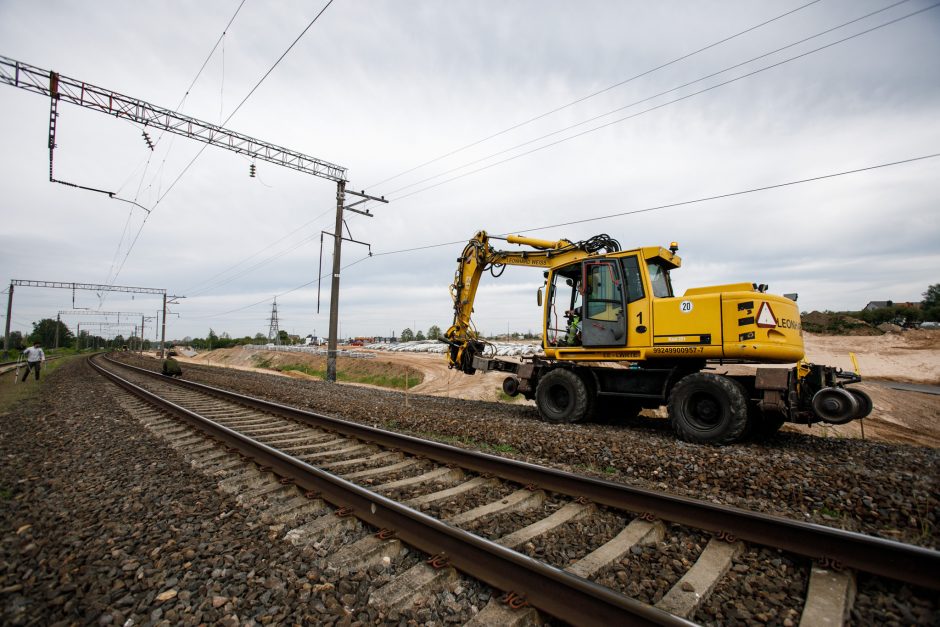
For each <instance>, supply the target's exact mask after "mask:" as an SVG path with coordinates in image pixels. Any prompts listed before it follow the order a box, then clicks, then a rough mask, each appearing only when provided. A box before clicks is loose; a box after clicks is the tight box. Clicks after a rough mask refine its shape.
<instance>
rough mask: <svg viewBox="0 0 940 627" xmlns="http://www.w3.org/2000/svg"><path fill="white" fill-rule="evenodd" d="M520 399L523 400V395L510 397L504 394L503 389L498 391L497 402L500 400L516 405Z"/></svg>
mask: <svg viewBox="0 0 940 627" xmlns="http://www.w3.org/2000/svg"><path fill="white" fill-rule="evenodd" d="M520 398H522V395H521V394H517V395H515V396H509V395H508V394H506V393H505V392H503V389H502V388H497V390H496V400H498V401H499V402H501V403H515V402H517V401H518V400H519V399H520Z"/></svg>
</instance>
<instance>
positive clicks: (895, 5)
mask: <svg viewBox="0 0 940 627" xmlns="http://www.w3.org/2000/svg"><path fill="white" fill-rule="evenodd" d="M909 1H910V0H899V1H898V2H895V3H893V4H891V5H888V6H885V7H883V8H881V9H877V10H875V11H872V12H869V13H867V14H865V15H862V16H860V17H857V18H854V19H852V20H849V21H846V22H843V23H841V24H839V25H837V26H833V27H831V28H828V29H826V30H823V31H821V32H819V33H816V34H814V35H811V36H809V37H804V38H802V39H800V40H798V41H795V42H793V43H790V44H787V45H786V46H783V47H780V48H777V49H775V50H772V51H770V52H767V53H764V54H762V55H759V56H756V57H753V58H751V59H748V60H747V61H743V62H740V63H737V64H734V65H731V66H729V67H726V68H724V69H722V70H719V71H717V72H713V73H711V74H708V75H706V76H703V77H701V78H698V79H695V80H693V81H689V82H687V83H684V84H682V85H679V86H677V87H673V88H671V89H669V90H666V91H662V92H659V93H658V94H655V95H653V96H649V97H647V98H644V99H642V100H638V101H635V102H633V103H631V104H628V105H625V106H623V107H619V108H617V109H614V110H612V111H609V112H607V113H604V114H601V115H598V116H595V117H592V118H590V119H588V120H584V121H582V122H579V123H577V124H574V125H571V126H568V127H565V128H563V129H560V130H557V131H554V132H552V133H548V134H546V135H543V136H541V137H538V138H536V139H533V140H530V141H527V142H524V143H522V144H519V145H517V146H514V147H512V148H508V149H505V150H502V151H499V152H497V153H494V154H492V155H490V156H487V157H483V158H482V159H477V160H475V161H471V162H469V163H467V164H464V165H462V166H458V167H456V168H453V169H451V170H447V171H445V172H443V173H440V174H437V175H434V176H432V177H429V178H426V179H423V180H421V181H418V182H416V183H412V184H410V185H406V186H404V187H402V188H399V189H396V190H393V191H391V192H389V194H394V193H396V192H399V191H403V190H405V189H408V188H410V187H413V186H415V185H419V184H421V183H424V182H428V181H430V180H433V179H435V178H438V177H440V176H444V175H446V174H448V173H451V172H454V171H457V170H461V169H463V168H466V167H468V166H469V165H473V164H476V163H479V162H482V161H486V160H488V159H491V158H493V157H495V156H499V155H501V154H505V153H507V152H511V151H512V150H515V149H517V148H520V147H524V146H526V145H530V144H532V143H535V142H537V141H540V140H542V139H545V138H548V137H551V136H554V135H557V134H558V133H562V132H565V131H567V130H571V129H574V128H577V127H578V126H583V125H584V124H588V123H590V122H592V121H596V120H598V119H601V118H603V117H606V116H609V115H611V114H613V113H616V112H618V111H622V110H624V109H628V108H630V107H633V106H636V105H637V104H641V103H643V102H647V101H649V100H652V99H654V98H657V97H660V96H663V95H665V94H668V93H671V92H674V91H677V90H679V89H682V88H684V87H687V86H689V85H692V84H694V83H697V82H701V81H703V80H707V79H709V78H713V77H714V76H717V75H719V74H722V73H725V72H728V71H731V70H733V69H736V68H738V67H741V66H743V65H746V64H748V63H752V62H754V61H757V60H760V59H762V58H766V57H768V56H770V55H773V54H776V53H779V52H781V51H783V50H786V49H789V48H792V47H794V46H797V45H799V44H802V43H805V42H807V41H810V40H812V39H816V38H818V37H821V36H823V35H826V34H828V33H831V32H834V31H836V30H839V29H841V28H844V27H846V26H849V25H851V24H854V23H857V22H859V21H861V20H864V19H866V18H869V17H872V16H874V15H876V14H878V13H882V12H884V11H887V10H889V9H892V8H894V7H897V6H899V5H901V4H904V3H906V2H909ZM811 4H814V3H812V2H811V3H809V4H806V5H803V6H802V7H799V8H797V9H794V10H793V11H790V12H787V13H784V14H782V15H780V16H777V17H776V18H774V19H773V20H769V21H765V22H762V23H761V24H758V25H756V26H753V27H751V28H749V29H746V30H744V31H741V32H739V33H737V34H736V35H732V36H731V37H727V38H725V39H722V40H720V41H718V42H715V43H713V44H710V45H709V46H706V47H705V48H700V49H699V50H697V51H696V52H693V53H689V54H687V55H684V56H682V57H678V58H677V59H675V60H673V61H671V62H669V63H667V64H663V65H660V66H658V67H657V68H654V69H652V70H648V71H646V72H644V73H642V74H638V75H636V76H635V77H633V78H639V77H640V76H645V75H647V74H650V73H652V72H654V71H655V70H656V69H660V68H662V67H666V66H667V65H671V64H672V63H675V62H677V61H679V60H682V59H685V58H688V57H690V56H692V55H694V54H697V53H698V52H701V51H703V50H707V49H708V48H712V47H715V46H717V45H719V44H720V43H723V42H726V41H728V40H730V39H733V38H734V37H737V36H739V35H741V34H744V33H747V32H750V31H753V30H755V29H756V28H759V27H760V26H763V25H765V24H768V23H770V22H772V21H775V20H777V19H780V18H781V17H784V16H786V15H789V14H791V13H793V12H795V11H797V10H800V9H802V8H805V7H807V6H810V5H811ZM924 10H926V9H924ZM914 14H916V12H915V13H913V14H910V15H914ZM910 15H908V16H904V17H902V18H898V19H899V20H900V19H905V18H906V17H910ZM890 23H892V22H887V23H885V24H882V25H879V26H877V27H875V28H881V27H883V26H886V25H888V24H890ZM865 32H869V31H864V32H862V33H857V34H856V35H853V36H852V37H848V38H846V39H843V40H840V41H839V42H833V43H832V44H830V45H835V44H837V43H841V42H842V41H847V40H848V39H851V38H853V37H856V36H859V35H861V34H865ZM823 48H825V47H823ZM823 48H817V49H816V50H814V51H810V52H808V53H806V54H811V53H812V52H817V51H819V50H822V49H823ZM803 56H805V55H803ZM795 58H799V57H794V58H793V59H795ZM793 59H788V60H787V61H789V60H793ZM771 67H775V66H769V67H767V68H765V69H770V68H771ZM746 76H748V75H745V76H743V77H739V79H740V78H744V77H746ZM633 78H631V79H628V80H627V81H622V82H621V83H618V84H616V85H613V86H611V87H610V88H608V89H605V90H602V91H600V92H596V93H595V94H593V95H597V94H599V93H603V91H608V90H609V89H612V88H613V87H616V86H618V85H621V84H624V83H626V82H629V81H630V80H633ZM739 79H735V80H739ZM729 82H733V81H729ZM724 84H727V83H722V84H720V85H716V86H713V87H712V88H715V87H720V86H722V85H724ZM710 89H711V88H710ZM704 91H707V90H702V91H701V92H696V93H695V94H690V95H689V97H690V96H693V95H697V94H698V93H703V92H704ZM589 97H591V96H585V97H584V98H582V99H581V100H584V99H587V98H589ZM581 100H578V101H575V102H574V103H571V104H575V103H577V102H580V101H581ZM679 100H682V99H677V100H675V101H671V102H669V103H665V104H672V102H678V101H679ZM665 104H664V105H660V107H661V106H665ZM567 106H569V105H566V107H567ZM660 107H653V108H651V109H648V110H645V111H643V112H640V113H639V114H637V115H641V114H643V113H647V112H649V111H653V110H656V109H657V108H660ZM562 108H565V107H562ZM557 110H560V109H556V111H557ZM544 115H548V114H544ZM544 115H543V116H539V117H544ZM631 117H636V116H631ZM532 119H533V120H535V119H539V118H532ZM625 119H629V118H624V119H622V120H619V121H623V120H625ZM523 124H524V123H522V124H520V125H518V126H521V125H523ZM599 128H603V127H599ZM595 130H596V129H595ZM573 137H577V135H576V136H573ZM573 137H572V139H573ZM482 141H485V140H481V142H482ZM563 141H567V140H563ZM481 142H477V143H481ZM550 145H554V144H550ZM546 147H547V146H546ZM530 152H534V151H530ZM530 152H526V153H523V154H521V155H517V157H521V156H524V155H525V154H530ZM514 158H516V157H514ZM510 160H512V159H507V160H504V161H500V162H499V163H497V164H492V165H499V164H501V163H505V162H507V161H510ZM483 169H486V168H480V169H478V170H474V171H473V172H468V173H466V175H470V174H473V173H476V172H479V171H481V170H483ZM393 178H395V177H393ZM458 178H461V177H454V178H452V179H448V180H447V181H443V182H441V183H440V184H444V183H446V182H450V181H453V180H457V179H458ZM433 187H437V185H433V186H429V187H427V188H424V189H422V190H418V191H416V192H413V193H411V194H405V195H403V196H400V197H398V198H396V199H397V200H401V199H402V198H407V197H409V196H411V195H414V194H417V193H419V192H421V191H425V190H427V189H432V188H433ZM321 215H322V214H321ZM282 239H284V238H282ZM278 241H281V240H278ZM294 248H296V246H295V247H293V248H292V249H291V250H293V249H294ZM277 256H280V255H275V256H274V257H272V259H273V258H275V257H277ZM239 276H243V275H239ZM228 282H229V281H226V282H225V283H223V284H220V285H219V286H221V285H224V284H226V283H228Z"/></svg>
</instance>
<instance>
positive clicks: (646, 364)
mask: <svg viewBox="0 0 940 627" xmlns="http://www.w3.org/2000/svg"><path fill="white" fill-rule="evenodd" d="M492 240H503V241H505V242H507V243H508V244H518V245H521V246H524V247H525V248H522V249H518V250H509V251H507V250H496V249H494V248H493V246H492V244H491V243H490V242H491V241H492ZM678 249H679V247H678V245H677V244H676V243H673V244H672V245H670V247H669V248H668V249H666V248H661V247H659V246H648V247H643V248H635V249H631V250H621V249H620V244H619V243H618V242H617V240H615V239H613V238H611V237H610V236H608V235H596V236H594V237H592V238H590V239H588V240H584V241H579V242H572V241H569V240H566V239H561V240H558V241H551V240H542V239H535V238H530V237H522V236H518V235H509V236H508V237H506V238H498V237H495V236H490V235H487V233H486V232H485V231H480V232H479V233H477V234H476V235H475V236H474V237H473V239H471V240H470V241H469V243H468V244H467V246H466V247H465V248H464V250H463V254H462V255H461V256H460V258H459V259H458V260H457V272H456V275H455V277H454V283H453V285H452V286H451V294H452V296H453V300H454V323H453V325H452V326H451V327H450V328H449V329H448V330H447V332H446V333H445V336H444V338H443V340H442V341H444V342H446V343H447V344H449V346H450V348H449V350H448V351H447V359H448V363H449V365H450V367H451V368H457V369H459V370H461V371H463V372H465V373H467V374H473V373H475V372H476V371H478V370H479V371H482V372H488V371H499V372H505V373H506V374H507V377H506V379H505V380H504V381H503V391H504V392H505V393H506V394H508V395H510V396H515V395H518V394H521V395H523V396H524V397H525V398H527V399H530V400H531V399H535V402H536V405H537V407H538V411H539V415H540V416H541V418H542V419H543V420H545V421H547V422H553V423H569V422H581V421H586V420H591V419H599V420H605V419H618V418H620V419H629V418H633V417H636V416H637V415H638V414H639V412H640V411H642V410H643V409H644V408H656V407H660V406H662V405H666V406H667V407H668V413H669V420H670V422H671V424H672V428H673V430H674V431H675V432H676V434H677V435H678V436H679V437H680V438H682V439H684V440H687V441H690V442H698V443H710V444H728V443H731V442H735V441H738V440H741V439H743V438H745V437H752V438H754V439H762V438H766V437H768V436H770V435H772V434H773V433H775V432H776V431H777V430H778V429H779V428H780V427H781V426H782V425H783V423H785V422H794V423H801V424H811V423H815V422H819V421H823V422H827V423H831V424H844V423H847V422H849V421H851V420H856V419H860V418H864V417H865V416H867V415H868V414H869V413H871V410H872V401H871V398H870V397H869V396H868V395H867V394H865V392H863V391H861V390H858V389H855V388H850V387H846V386H847V384H851V383H857V382H859V381H861V377H860V376H859V375H858V373H856V372H844V371H842V370H840V369H837V368H833V367H830V366H821V365H816V364H810V363H807V362H805V361H804V359H803V358H804V349H803V337H802V329H801V325H800V312H799V309H798V308H797V305H796V295H795V294H790V295H786V296H777V295H773V294H769V293H767V286H766V285H757V284H753V283H731V284H727V285H715V286H711V287H699V288H693V289H689V290H686V292H685V293H684V294H683V295H682V296H676V295H674V294H673V290H672V283H671V280H670V273H671V272H672V271H674V270H677V269H678V268H679V267H680V266H681V265H682V260H681V259H680V258H679V257H678V256H677V254H676V253H677V252H678ZM506 266H527V267H532V268H540V269H542V270H543V273H544V278H545V283H544V285H543V286H542V287H540V288H539V290H538V295H537V296H538V298H537V300H538V305H539V306H540V307H542V351H541V353H540V354H537V355H532V356H528V357H523V358H522V359H521V360H514V359H506V358H500V357H497V356H496V355H495V354H494V353H495V352H494V351H492V350H490V349H489V345H488V343H487V342H486V341H485V340H484V339H483V338H482V337H481V336H480V335H479V333H477V331H476V330H475V329H474V327H473V324H472V322H471V320H470V316H471V314H472V313H473V303H474V299H475V297H476V293H477V288H478V286H479V283H480V279H481V277H482V276H483V274H484V273H485V272H490V273H491V274H492V275H493V276H495V277H498V276H500V275H501V274H502V273H503V271H504V270H505V267H506ZM730 364H754V365H756V367H754V368H750V369H738V370H744V371H745V374H729V373H728V372H729V370H728V368H726V367H725V366H726V365H730ZM783 364H787V365H789V367H787V366H784V365H783Z"/></svg>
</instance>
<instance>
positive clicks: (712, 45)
mask: <svg viewBox="0 0 940 627" xmlns="http://www.w3.org/2000/svg"><path fill="white" fill-rule="evenodd" d="M820 1H821V0H812V2H807V3H806V4H803V5H801V6H798V7H796V8H795V9H791V10H790V11H787V12H785V13H781V14H780V15H778V16H776V17H773V18H771V19H769V20H765V21H763V22H761V23H759V24H755V25H754V26H750V27H748V28H746V29H744V30H742V31H738V32H737V33H734V34H733V35H730V36H728V37H724V38H723V39H719V40H718V41H714V42H712V43H710V44H708V45H706V46H703V47H701V48H698V49H696V50H693V51H692V52H688V53H686V54H683V55H681V56H678V57H676V58H675V59H672V60H671V61H667V62H665V63H661V64H660V65H657V66H656V67H653V68H650V69H648V70H645V71H643V72H640V73H639V74H635V75H634V76H631V77H630V78H626V79H624V80H622V81H619V82H617V83H614V84H613V85H609V86H607V87H605V88H603V89H599V90H597V91H595V92H593V93H590V94H587V95H586V96H581V97H580V98H577V99H575V100H572V101H571V102H569V103H567V104H564V105H561V106H560V107H555V108H554V109H551V110H549V111H546V112H545V113H540V114H538V115H536V116H534V117H531V118H529V119H527V120H523V121H522V122H518V123H516V124H513V125H512V126H508V127H506V128H504V129H503V130H501V131H498V132H496V133H493V134H491V135H488V136H486V137H484V138H483V139H478V140H476V141H474V142H471V143H469V144H466V145H464V146H461V147H460V148H456V149H454V150H451V151H450V152H447V153H445V154H442V155H440V156H438V157H434V158H433V159H430V160H428V161H425V162H424V163H421V164H419V165H416V166H414V167H412V168H409V169H407V170H405V171H403V172H400V173H398V174H396V175H394V176H390V177H389V178H387V179H383V180H381V181H379V182H377V183H374V184H372V185H369V187H370V188H374V187H378V186H379V185H383V184H385V183H388V182H389V181H393V180H395V179H397V178H400V177H402V176H404V175H406V174H410V173H412V172H414V171H415V170H419V169H421V168H423V167H425V166H428V165H431V164H432V163H436V162H437V161H440V160H441V159H446V158H447V157H450V156H453V155H455V154H457V153H459V152H463V151H464V150H467V149H469V148H472V147H474V146H477V145H479V144H482V143H484V142H487V141H489V140H491V139H495V138H496V137H499V136H501V135H505V134H506V133H509V132H510V131H514V130H516V129H517V128H521V127H523V126H526V125H528V124H531V123H532V122H536V121H538V120H541V119H543V118H546V117H548V116H550V115H552V114H554V113H558V112H559V111H564V110H565V109H568V108H570V107H573V106H574V105H576V104H580V103H582V102H584V101H586V100H590V99H591V98H594V97H596V96H599V95H601V94H604V93H607V92H609V91H611V90H613V89H616V88H617V87H621V86H623V85H626V84H627V83H630V82H632V81H635V80H637V79H638V78H643V77H644V76H648V75H650V74H652V73H654V72H657V71H659V70H662V69H664V68H667V67H669V66H671V65H674V64H676V63H678V62H680V61H684V60H686V59H688V58H690V57H693V56H695V55H697V54H700V53H702V52H705V51H706V50H710V49H712V48H715V47H716V46H720V45H721V44H723V43H727V42H729V41H731V40H732V39H736V38H738V37H741V36H742V35H746V34H747V33H750V32H752V31H755V30H757V29H759V28H761V27H763V26H767V25H768V24H772V23H773V22H776V21H777V20H781V19H783V18H785V17H787V16H789V15H792V14H794V13H796V12H798V11H802V10H803V9H805V8H807V7H810V6H812V5H814V4H817V3H818V2H820Z"/></svg>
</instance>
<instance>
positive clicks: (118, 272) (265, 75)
mask: <svg viewBox="0 0 940 627" xmlns="http://www.w3.org/2000/svg"><path fill="white" fill-rule="evenodd" d="M331 4H333V0H329V1H328V2H327V3H326V5H324V7H323V8H322V9H320V12H319V13H317V14H316V16H315V17H314V18H313V19H312V20H311V21H310V23H309V24H307V26H306V28H304V30H303V31H302V32H301V33H300V35H298V36H297V38H296V39H294V41H293V42H291V44H290V46H288V47H287V50H285V51H284V53H283V54H281V56H280V57H278V59H277V61H275V62H274V65H272V66H271V67H270V68H269V69H268V71H267V72H265V73H264V75H263V76H262V77H261V79H260V80H259V81H258V82H257V83H256V84H255V86H254V87H252V88H251V91H249V92H248V95H246V96H245V97H244V98H243V99H242V101H241V102H240V103H238V106H236V107H235V109H234V110H232V112H231V113H230V114H229V115H228V117H227V118H225V120H224V121H223V122H222V124H221V125H220V126H224V125H225V124H227V123H228V122H229V120H231V119H232V117H233V116H234V115H235V114H236V113H238V111H239V109H241V108H242V106H243V105H244V104H245V102H247V101H248V99H249V98H250V97H251V95H252V94H254V93H255V91H256V90H257V89H258V87H259V86H260V85H261V83H263V82H264V80H265V79H266V78H267V77H268V76H269V75H270V74H271V72H273V71H274V68H276V67H277V66H278V64H280V62H281V61H282V60H283V59H284V57H285V56H287V53H289V52H290V51H291V50H292V49H293V47H294V46H295V45H296V44H297V42H298V41H300V39H301V38H302V37H303V36H304V35H305V34H306V32H307V31H308V30H310V27H311V26H313V25H314V24H315V23H316V22H317V20H319V19H320V16H321V15H323V13H324V11H326V10H327V8H329V6H330V5H331ZM239 8H241V6H239ZM223 35H224V33H223ZM208 146H209V144H203V145H202V147H201V148H200V149H199V152H197V153H196V155H195V156H194V157H193V158H192V159H191V160H190V162H189V163H188V164H187V165H186V167H184V168H183V170H182V171H181V172H180V173H179V174H178V175H177V177H176V178H175V179H174V180H173V182H172V183H171V184H170V186H169V187H168V188H167V189H166V191H164V192H162V193H161V194H160V195H159V197H158V198H157V201H156V202H155V203H154V204H153V207H151V210H153V209H156V208H157V206H158V205H159V204H160V203H161V202H162V201H163V199H164V198H166V196H167V194H169V193H170V192H171V191H172V190H173V188H174V187H176V184H177V183H178V182H179V181H180V179H182V178H183V176H184V175H185V174H186V173H187V172H188V171H189V169H190V168H191V167H192V165H193V164H194V163H195V162H196V160H197V159H198V158H199V157H200V155H202V153H203V151H205V149H206V148H207V147H208ZM149 217H150V214H147V216H146V217H145V218H144V220H143V222H142V223H141V225H140V228H139V229H138V230H137V234H136V235H135V236H134V241H133V242H132V243H131V245H130V247H129V248H128V250H127V254H126V255H124V259H123V261H122V262H121V266H120V267H119V268H118V271H117V273H116V274H115V276H114V280H115V281H116V280H117V276H118V275H119V274H120V273H121V270H122V269H123V267H124V264H125V263H126V262H127V258H128V257H129V256H130V254H131V252H132V251H133V250H134V246H135V245H136V244H137V240H138V239H139V238H140V233H141V231H143V228H144V226H145V225H146V223H147V219H148V218H149Z"/></svg>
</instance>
